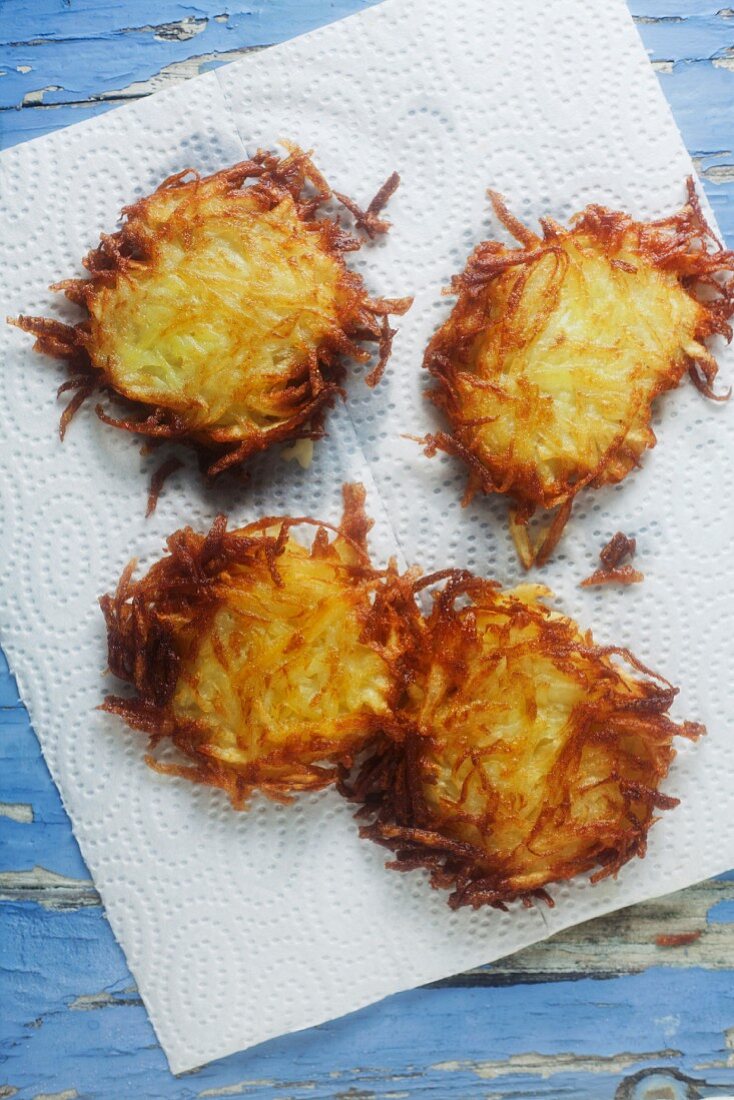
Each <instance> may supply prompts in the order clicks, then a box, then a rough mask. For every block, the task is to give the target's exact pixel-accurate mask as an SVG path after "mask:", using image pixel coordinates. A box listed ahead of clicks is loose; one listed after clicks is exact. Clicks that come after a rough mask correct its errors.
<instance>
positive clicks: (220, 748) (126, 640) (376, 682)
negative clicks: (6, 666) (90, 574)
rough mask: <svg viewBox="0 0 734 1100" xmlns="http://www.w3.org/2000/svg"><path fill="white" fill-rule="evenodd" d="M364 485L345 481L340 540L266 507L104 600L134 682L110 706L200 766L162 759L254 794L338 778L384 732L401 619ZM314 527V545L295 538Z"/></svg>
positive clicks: (120, 668) (241, 793) (112, 654)
mask: <svg viewBox="0 0 734 1100" xmlns="http://www.w3.org/2000/svg"><path fill="white" fill-rule="evenodd" d="M363 498H364V490H363V489H362V488H361V486H348V487H346V488H345V513H344V519H343V521H342V525H341V528H340V529H338V530H337V529H335V530H334V531H333V534H332V537H331V539H330V538H329V536H328V534H327V527H326V525H322V524H318V523H316V521H314V520H310V519H265V520H262V521H260V522H258V523H254V524H251V525H250V526H248V527H245V528H243V529H241V530H236V531H227V530H226V521H225V519H224V517H219V519H218V520H217V521H216V522H215V524H214V526H213V527H212V529H211V531H210V532H209V534H208V535H207V536H203V535H198V534H195V533H194V532H193V531H192V530H191V529H190V528H185V529H184V530H182V531H179V532H177V533H176V534H175V535H172V536H171V538H169V540H168V550H169V554H168V556H166V557H165V558H163V559H162V560H161V561H159V562H158V563H157V564H156V565H154V566H153V567H152V568H151V569H150V571H149V572H148V573H147V574H146V576H144V577H143V578H142V579H140V580H137V581H135V580H133V578H132V573H133V569H134V564H135V563H132V564H131V566H129V567H128V569H127V570H126V571H125V573H124V574H123V577H122V579H121V581H120V584H119V587H118V589H117V592H116V594H115V595H114V596H106V597H104V598H103V600H102V608H103V611H104V614H105V618H106V621H107V629H108V646H109V667H110V670H111V671H112V672H113V673H114V674H115V675H116V676H118V677H120V678H122V679H123V680H127V681H129V682H130V683H131V684H132V685H133V686H134V687H135V689H136V693H137V694H136V697H135V698H132V699H130V698H121V697H119V696H118V697H115V696H113V697H109V698H108V699H107V700H106V702H105V709H106V710H107V711H110V712H112V713H115V714H118V715H120V716H121V717H123V718H124V719H125V720H126V721H127V722H128V723H129V724H130V725H132V726H134V727H135V728H137V729H141V730H143V731H145V732H147V733H149V734H150V735H151V738H152V741H153V743H155V742H157V741H159V740H160V739H161V738H165V737H167V738H170V739H171V740H172V741H173V742H174V744H175V745H176V746H177V747H178V749H180V750H181V751H182V752H183V753H184V754H185V755H186V756H188V757H189V758H190V759H191V760H192V761H193V763H192V764H187V765H177V764H162V763H158V764H155V762H154V761H153V763H154V766H157V767H158V768H159V769H160V770H163V771H168V772H173V773H175V774H180V775H185V776H187V777H189V778H191V779H195V780H199V781H200V782H204V783H209V784H212V785H215V786H218V787H223V788H224V789H225V790H226V791H227V792H228V793H229V795H230V797H231V799H232V801H233V803H235V804H236V805H242V804H243V803H244V802H245V801H246V799H247V797H248V795H249V794H250V792H251V791H252V790H253V789H254V788H259V789H261V790H263V791H264V792H265V793H266V794H268V795H270V796H271V797H281V798H287V796H288V794H289V793H290V792H294V791H299V790H307V789H308V790H314V789H317V788H319V787H323V786H325V785H326V784H328V783H329V782H331V781H332V780H333V779H334V776H335V771H334V767H333V763H334V762H335V761H341V762H344V761H346V760H348V759H349V758H350V757H351V756H352V754H354V752H356V751H357V750H358V749H360V748H361V747H362V746H363V745H364V743H365V741H366V739H367V738H368V737H369V736H370V735H372V734H374V733H375V732H376V730H378V729H380V730H382V729H385V728H389V727H390V724H391V722H392V720H393V719H392V712H393V708H394V705H395V701H396V693H397V691H398V684H399V683H400V675H399V669H398V665H399V662H400V658H401V627H400V623H399V621H398V620H397V618H396V615H395V613H394V612H393V611H392V610H391V608H390V600H389V596H388V595H387V594H386V593H387V592H388V591H389V587H390V581H389V574H388V575H387V577H386V574H385V573H378V572H377V571H376V570H374V569H373V568H372V566H371V565H370V561H369V557H368V554H367V549H366V535H367V531H368V529H369V523H368V521H367V520H366V518H365V514H364V510H363ZM304 524H307V525H311V526H312V527H313V526H314V525H315V526H316V534H315V537H314V538H313V543H312V545H311V547H310V548H308V547H306V546H304V545H302V543H300V542H298V541H297V540H296V538H295V537H294V528H296V527H298V526H299V525H304Z"/></svg>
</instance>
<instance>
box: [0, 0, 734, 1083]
mask: <svg viewBox="0 0 734 1100" xmlns="http://www.w3.org/2000/svg"><path fill="white" fill-rule="evenodd" d="M370 2H372V0H254V2H252V3H244V2H243V0H235V2H234V3H227V2H226V0H197V2H196V3H179V2H177V0H160V2H159V3H158V4H156V5H155V6H154V8H151V6H150V4H149V2H148V0H125V2H124V3H119V2H118V3H115V2H110V0H5V3H4V6H3V8H2V20H0V74H4V75H0V144H2V145H5V146H7V145H10V144H13V143H14V142H16V141H18V140H24V139H26V138H28V137H31V136H35V135H37V134H40V133H44V132H48V131H50V130H52V129H56V128H57V127H59V126H62V125H68V124H69V123H71V122H73V121H77V120H80V119H81V118H85V117H90V116H91V115H94V114H98V113H101V112H102V111H105V110H108V109H110V108H111V107H114V106H115V105H117V104H118V103H122V102H125V101H126V100H129V99H133V98H137V97H139V96H140V95H143V94H147V93H149V92H150V91H153V90H155V89H156V88H158V87H162V86H164V85H165V84H167V83H171V82H176V81H178V80H182V79H185V78H187V77H188V76H191V75H194V74H196V73H198V72H199V71H203V70H205V69H207V68H210V67H212V66H215V65H218V64H220V63H223V62H224V61H227V60H229V59H232V58H234V57H238V56H241V54H242V53H243V52H245V51H247V50H248V49H251V48H259V47H262V46H265V45H267V44H268V43H272V42H276V41H280V40H282V39H283V38H287V37H290V36H291V35H293V34H295V33H300V32H301V31H303V30H307V29H310V27H312V26H315V25H318V24H320V23H324V22H328V21H329V20H330V19H333V18H338V17H339V16H340V15H343V14H346V13H347V12H350V11H354V10H358V9H359V8H360V7H364V6H367V5H368V4H369V3H370ZM631 7H632V10H633V12H634V14H635V15H636V16H637V18H638V24H639V29H640V31H641V33H642V36H643V39H644V41H645V43H646V45H647V47H648V49H649V51H650V53H651V57H652V58H653V60H654V61H655V62H656V67H657V68H658V71H659V74H660V80H661V84H662V87H663V89H664V91H665V92H666V94H667V95H668V98H669V100H670V102H671V105H672V107H673V110H674V113H675V114H676V118H677V120H678V123H679V125H680V126H681V127H682V130H683V134H684V138H685V140H686V142H687V144H688V147H689V148H690V149H691V151H692V152H693V154H694V155H695V157H696V159H697V163H698V165H699V167H700V170H701V171H702V173H703V176H704V179H705V182H706V186H707V190H708V193H709V195H710V197H711V199H712V201H713V203H714V206H715V207H716V210H717V214H718V216H719V219H720V222H721V224H722V229H723V230H724V232H725V233H726V234H728V235H729V236H730V239H734V154H733V152H732V150H734V113H733V112H732V111H731V104H732V96H733V94H734V91H733V90H734V11H732V10H731V9H728V8H725V7H721V6H720V5H717V4H712V3H707V2H704V0H632V3H631ZM9 42H18V43H20V45H18V46H15V47H13V48H12V49H11V50H8V49H7V48H4V47H6V46H7V43H9ZM24 102H25V105H24V106H23V104H24ZM2 108H4V109H2ZM0 853H2V856H0V920H1V921H2V932H0V1005H2V1013H0V1015H1V1016H2V1021H3V1023H2V1033H1V1035H0V1097H3V1096H5V1097H9V1096H11V1095H15V1096H17V1097H18V1098H19V1100H26V1098H27V1100H31V1098H33V1100H40V1098H41V1097H47V1098H48V1097H50V1096H54V1097H55V1098H56V1100H59V1097H63V1098H64V1100H77V1098H81V1097H85V1098H99V1100H107V1098H111V1100H127V1098H128V1097H129V1098H130V1100H132V1098H133V1097H134V1098H135V1100H141V1098H142V1100H145V1098H146V1097H150V1098H155V1100H166V1098H168V1097H176V1098H182V1100H183V1098H184V1097H186V1098H187V1100H190V1098H193V1097H197V1096H210V1097H214V1096H237V1095H246V1096H248V1097H257V1098H260V1100H285V1098H286V1097H290V1098H293V1100H306V1098H313V1097H324V1098H327V1097H328V1098H336V1097H339V1098H346V1097H350V1098H352V1100H354V1098H358V1097H363V1098H371V1097H384V1098H385V1100H388V1098H392V1100H399V1098H405V1097H415V1098H418V1097H436V1098H438V1100H459V1098H460V1100H465V1098H472V1097H483V1098H488V1097H494V1098H495V1100H499V1098H509V1097H523V1098H525V1100H529V1098H531V1097H532V1098H538V1100H541V1098H542V1100H549V1098H553V1100H556V1098H558V1100H560V1098H561V1097H570V1098H572V1100H575V1098H577V1100H597V1098H598V1100H602V1098H604V1100H609V1098H610V1097H612V1096H613V1095H614V1096H615V1097H616V1100H652V1098H653V1096H654V1097H655V1100H683V1097H686V1096H687V1097H691V1096H699V1097H709V1096H721V1095H722V1093H723V1092H732V1093H734V1030H733V1028H734V981H732V970H731V969H727V967H729V968H731V966H732V961H733V960H734V877H732V876H730V877H729V878H728V879H722V880H717V881H715V882H710V883H703V884H701V885H700V886H697V887H694V888H692V889H690V890H687V891H684V892H682V893H681V894H677V895H672V896H671V897H669V898H664V899H658V900H657V901H653V902H650V903H647V904H646V905H643V906H636V907H634V908H633V909H629V910H624V911H622V912H621V913H618V914H613V915H612V916H610V917H606V918H602V919H601V920H599V921H596V922H593V923H592V924H588V925H583V926H580V927H578V928H575V929H570V930H568V931H566V932H564V933H561V934H560V935H558V936H556V937H555V938H554V939H553V940H551V941H549V942H548V943H546V944H541V945H536V946H535V947H533V948H530V949H528V950H527V951H525V952H522V953H519V954H518V955H515V956H512V957H511V958H510V959H507V960H502V961H501V962H500V963H498V964H495V965H494V966H492V967H486V968H480V969H479V970H476V971H473V972H471V973H469V974H467V975H462V976H460V977H458V978H454V979H450V980H448V981H446V982H441V983H437V984H436V985H435V986H433V987H430V988H426V989H422V990H416V991H414V992H411V993H406V994H402V995H400V996H398V997H394V998H391V999H390V1000H389V1001H387V1002H384V1003H383V1004H381V1005H378V1006H374V1007H373V1008H370V1009H367V1010H364V1011H363V1012H360V1013H356V1014H355V1015H353V1016H351V1017H348V1018H345V1019H343V1020H338V1021H335V1022H334V1023H331V1024H328V1025H324V1026H323V1027H322V1028H317V1029H312V1030H310V1031H308V1032H304V1033H301V1034H299V1035H296V1036H290V1037H284V1038H283V1039H279V1040H276V1041H274V1042H272V1043H268V1044H265V1045H264V1046H262V1047H260V1048H257V1049H256V1050H254V1051H251V1052H249V1053H247V1054H244V1055H237V1056H235V1057H233V1058H231V1059H227V1060H225V1061H223V1062H221V1063H218V1064H215V1065H213V1066H209V1067H206V1068H205V1069H203V1070H201V1071H199V1072H198V1073H195V1074H191V1075H186V1076H185V1077H183V1078H181V1079H180V1080H175V1079H173V1078H172V1077H171V1076H170V1074H169V1073H168V1071H167V1068H166V1064H165V1060H164V1058H163V1055H162V1053H161V1051H160V1049H159V1048H158V1046H157V1044H156V1042H155V1037H154V1035H153V1032H152V1030H151V1028H150V1025H149V1023H148V1021H147V1018H146V1015H145V1011H144V1008H143V1006H142V1003H141V1002H140V999H139V997H138V995H137V992H136V990H135V986H134V983H133V982H132V980H131V978H130V975H129V973H128V971H127V968H126V965H125V961H124V958H123V956H122V953H121V951H120V950H119V948H118V947H117V945H116V944H115V942H114V940H113V938H112V935H111V932H110V929H109V926H108V925H107V923H106V921H105V919H104V914H103V911H102V909H101V906H100V904H99V899H98V896H97V895H96V892H95V891H94V889H93V887H92V886H91V884H90V883H89V881H88V876H87V872H86V869H85V868H84V865H83V862H82V860H81V857H80V855H79V852H78V849H77V847H76V844H75V842H74V840H73V837H72V835H71V830H70V827H69V823H68V820H67V819H66V816H65V814H64V812H63V808H62V807H61V803H60V800H59V798H58V795H57V793H56V791H55V790H54V788H53V785H52V783H51V781H50V778H49V776H48V773H47V771H46V768H45V765H44V764H43V761H42V758H41V756H40V751H39V749H38V745H37V742H36V740H35V737H34V736H33V734H32V731H31V730H30V726H29V725H28V721H27V717H26V716H25V712H24V711H23V710H22V708H20V707H19V704H18V700H17V693H16V692H15V688H14V684H13V682H12V678H11V677H10V676H9V675H8V674H7V672H6V670H5V669H4V667H3V665H2V659H1V658H0ZM6 853H11V854H10V855H7V854H6ZM696 932H700V933H701V934H700V936H699V938H698V939H696V940H694V941H693V942H691V943H690V944H688V945H687V946H679V947H660V946H658V944H657V943H656V942H655V941H656V938H657V937H658V936H659V934H660V933H665V934H668V935H670V934H673V935H676V934H686V933H696ZM600 979H604V980H600ZM676 1075H677V1076H676ZM691 1081H695V1082H696V1083H695V1085H693V1084H688V1083H687V1082H691Z"/></svg>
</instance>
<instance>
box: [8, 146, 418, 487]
mask: <svg viewBox="0 0 734 1100" xmlns="http://www.w3.org/2000/svg"><path fill="white" fill-rule="evenodd" d="M205 179H206V180H207V181H218V182H219V183H220V184H221V186H222V187H223V189H224V191H225V192H234V191H237V190H238V189H240V188H241V187H242V186H243V185H244V184H245V182H246V181H247V180H253V181H255V182H253V183H251V184H250V185H249V187H250V189H251V190H252V192H253V193H254V194H256V196H257V198H258V200H259V201H261V202H262V205H263V209H264V210H269V209H272V208H273V207H274V206H276V205H277V204H278V203H279V202H280V201H281V200H282V199H283V198H284V197H285V196H286V195H290V196H291V197H292V199H293V201H294V203H295V205H296V209H297V211H298V215H299V217H300V218H301V219H302V220H303V221H304V222H305V223H307V224H308V225H309V226H311V227H312V228H313V230H314V232H316V233H318V234H319V238H320V243H321V246H322V247H323V248H324V249H325V250H326V251H328V252H329V253H330V254H331V255H332V257H333V258H334V259H335V260H337V261H338V263H339V265H340V268H341V279H342V284H343V285H344V286H348V287H349V288H350V289H352V290H353V291H355V292H356V295H357V300H358V307H357V308H356V309H355V310H354V311H353V312H352V311H350V313H349V314H348V315H345V316H343V317H340V318H339V321H340V324H341V325H342V332H341V333H340V334H338V336H337V337H335V338H333V339H329V340H327V341H325V342H324V343H323V344H322V345H321V346H319V347H318V348H317V349H315V351H314V354H313V356H312V358H311V361H310V362H309V364H308V366H307V367H306V368H304V369H303V371H302V372H301V373H300V375H299V377H298V378H295V377H294V379H293V382H292V385H291V386H289V387H288V390H287V393H286V397H287V403H288V406H289V409H290V408H292V411H291V413H290V415H289V416H288V417H287V419H285V420H284V421H283V423H282V424H279V425H278V426H277V427H274V428H271V429H269V430H268V429H257V430H254V431H253V434H252V435H251V437H249V438H248V439H247V440H245V441H244V442H236V443H221V442H217V441H216V440H214V439H210V438H207V435H206V433H204V434H202V433H201V432H200V431H197V432H192V431H191V430H189V429H188V428H187V426H186V424H185V422H184V421H183V419H182V418H181V417H180V416H177V415H176V414H175V413H173V412H171V410H168V409H166V408H164V407H162V406H157V405H154V404H148V403H146V402H142V401H130V400H129V399H128V398H126V397H124V396H123V395H121V394H119V393H116V391H115V386H114V384H113V382H112V380H111V379H110V378H109V377H108V376H107V375H106V373H105V371H104V369H102V368H101V367H100V365H99V364H98V363H95V362H94V348H93V347H91V346H90V340H89V338H88V337H89V332H90V324H89V321H88V320H83V321H80V322H79V323H78V324H76V325H66V324H62V323H61V322H60V321H55V320H50V319H48V318H43V317H28V316H20V317H17V318H8V321H9V323H10V324H14V325H16V326H17V327H18V328H21V329H24V330H25V331H26V332H30V333H32V334H33V335H34V336H35V337H36V342H35V345H34V347H35V350H36V351H38V352H42V353H43V354H45V355H50V356H54V357H55V358H57V359H63V360H65V361H66V362H67V364H68V371H69V378H68V380H67V381H66V382H64V383H63V384H62V385H61V386H60V387H59V391H58V392H59V394H62V393H67V392H70V391H73V397H72V398H71V400H70V402H69V403H68V405H67V406H66V408H65V409H64V412H63V414H62V416H61V422H60V425H59V432H60V435H61V438H62V439H63V438H64V434H65V432H66V429H67V427H68V425H69V422H70V421H71V419H72V417H73V416H74V414H75V413H76V412H77V411H78V409H79V408H80V407H81V405H82V404H83V403H84V402H85V401H86V400H87V398H88V397H90V396H91V394H93V393H95V392H105V393H107V394H109V395H112V396H114V397H115V398H116V399H117V400H118V401H119V402H122V403H123V406H124V408H125V409H126V410H127V415H124V416H121V417H119V418H115V417H113V416H111V415H110V414H109V413H108V412H106V411H105V410H104V409H103V407H102V406H101V405H97V409H96V411H97V415H98V416H99V417H100V419H101V420H103V421H104V422H105V423H107V424H111V425H112V426H113V427H116V428H121V429H123V430H124V431H128V432H135V433H137V434H139V435H143V436H146V437H147V438H148V439H149V440H150V441H151V442H153V443H155V442H160V441H163V440H175V441H177V442H179V443H185V444H188V445H190V446H192V447H193V448H194V449H195V450H196V452H197V453H198V457H199V462H200V465H201V467H202V469H203V470H204V471H206V473H207V474H208V476H209V477H216V476H217V475H218V474H220V473H222V472H223V471H224V470H227V469H230V468H231V467H234V466H239V465H241V464H242V463H244V462H246V461H247V459H248V458H250V457H251V456H252V455H254V454H256V453H257V452H259V451H263V450H265V449H267V448H268V447H270V446H272V445H273V444H275V443H282V442H284V441H289V440H296V439H302V438H310V439H317V438H319V437H320V436H322V435H323V416H324V412H325V410H326V409H327V408H328V407H329V406H330V405H331V404H332V403H333V401H334V398H335V397H336V395H337V394H339V393H343V390H342V387H341V383H342V382H343V380H344V377H345V374H346V366H345V360H346V359H348V358H352V359H354V360H357V361H360V362H366V361H367V360H369V358H370V354H371V353H369V352H367V351H366V350H365V349H364V348H363V347H361V346H360V344H362V343H372V344H375V345H377V350H378V360H377V363H376V365H375V366H374V367H373V369H372V370H371V371H370V372H369V374H368V375H367V377H366V379H365V380H366V382H367V384H368V385H370V386H374V385H376V384H377V383H378V382H379V380H380V378H381V376H382V373H383V371H384V369H385V366H386V364H387V362H388V359H389V358H390V352H391V348H392V340H393V336H394V335H395V330H393V329H391V328H390V324H389V316H390V314H402V313H405V311H406V310H407V309H408V308H409V307H410V305H411V303H412V298H399V299H390V298H370V297H369V295H368V293H367V290H366V287H365V285H364V282H363V280H362V278H361V277H360V276H359V275H358V274H356V273H355V272H352V271H350V270H349V269H348V267H347V265H346V263H345V261H344V254H345V253H347V252H353V251H356V250H358V249H359V248H360V247H361V242H360V241H359V240H358V239H357V238H355V237H354V236H353V235H351V234H349V233H347V232H346V231H345V230H344V229H343V228H342V227H341V226H340V225H339V223H338V221H337V220H336V219H332V218H327V217H318V216H317V215H318V214H319V212H320V211H321V209H322V207H323V206H324V204H325V203H327V202H328V201H329V200H330V199H331V198H332V196H333V197H334V198H336V199H337V200H338V201H339V202H340V203H341V204H342V205H344V206H345V207H347V208H348V209H349V211H350V213H351V214H352V215H353V217H354V219H355V223H356V225H357V227H358V228H359V229H360V230H362V231H363V232H365V233H366V234H367V236H369V237H374V236H375V235H376V234H379V233H384V232H386V231H387V230H388V229H389V225H390V223H389V222H387V221H385V220H384V219H383V218H381V217H380V213H381V211H382V209H383V207H384V206H385V204H386V203H387V202H388V200H389V199H390V197H391V195H392V194H393V193H394V192H395V190H396V189H397V187H398V185H399V183H400V177H399V176H398V174H397V173H396V172H394V173H393V174H392V175H391V176H390V177H389V178H388V180H386V182H385V183H384V184H383V185H382V187H381V188H380V189H379V191H378V192H377V194H376V195H375V197H374V198H373V200H372V201H371V202H370V204H369V205H368V207H367V208H366V210H364V211H363V210H361V209H360V207H358V206H357V204H356V203H354V202H353V201H352V200H351V199H348V198H346V196H344V195H340V194H338V193H336V192H332V191H331V188H330V187H329V185H328V184H327V182H326V180H325V179H324V177H323V176H322V175H321V173H320V172H319V171H318V169H317V168H316V166H315V165H314V163H313V162H312V160H311V158H310V156H309V155H308V154H306V153H304V152H302V151H301V150H299V149H297V148H296V147H292V149H291V151H290V152H289V154H288V155H287V156H286V157H282V158H281V157H278V156H277V155H276V154H274V153H271V152H258V153H257V154H256V155H255V156H254V157H252V158H251V159H250V160H246V161H243V162H242V163H240V164H236V165H234V166H233V167H231V168H226V169H223V170H222V171H220V172H216V173H214V174H213V175H211V176H208V177H205ZM199 180H200V176H199V174H198V173H197V172H196V171H195V170H194V169H186V170H185V171H183V172H178V173H177V174H176V175H174V176H170V177H169V178H168V179H165V180H164V181H163V182H162V183H161V184H160V186H159V187H158V188H157V189H156V192H154V194H157V193H158V192H160V191H162V190H168V189H176V188H181V187H189V186H192V185H196V183H197V182H199ZM151 198H152V196H148V197H145V198H142V199H139V200H138V201H137V202H135V203H133V204H132V205H131V206H127V207H125V208H124V210H123V216H124V217H125V221H124V222H123V225H122V228H121V229H120V230H119V231H118V232H117V233H113V234H111V235H109V236H108V235H102V237H101V242H100V244H99V246H98V247H97V248H95V249H93V250H92V251H91V252H90V253H89V254H88V255H87V256H86V258H85V259H84V260H83V264H84V266H85V267H86V268H87V270H88V271H89V274H90V278H89V279H66V280H64V281H63V282H60V283H56V284H54V285H53V286H52V287H51V289H52V290H63V291H64V292H65V294H66V296H67V297H68V298H70V299H71V300H72V301H73V302H75V303H77V304H78V305H80V306H83V307H85V308H88V306H89V303H90V302H91V301H93V299H94V298H95V296H96V295H98V294H99V293H100V291H101V290H102V288H104V287H109V286H111V285H114V284H115V282H116V281H117V280H118V279H120V278H124V277H125V272H126V269H127V268H128V267H129V266H130V264H131V263H138V264H139V263H140V262H141V261H144V260H145V259H146V258H147V255H146V249H145V239H144V238H143V237H142V236H141V234H140V231H139V230H137V231H136V224H137V222H138V219H139V218H140V217H141V216H143V215H144V214H145V210H146V206H147V204H148V203H149V202H150V199H151ZM166 472H168V473H170V472H171V471H170V470H167V471H166ZM163 480H164V477H162V476H161V474H160V471H159V472H158V473H157V483H156V484H154V485H153V486H151V497H150V502H151V504H152V505H153V506H154V505H155V500H156V499H157V495H158V493H159V492H160V488H161V485H162V482H163Z"/></svg>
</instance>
